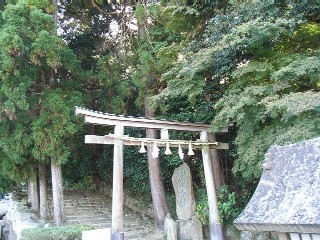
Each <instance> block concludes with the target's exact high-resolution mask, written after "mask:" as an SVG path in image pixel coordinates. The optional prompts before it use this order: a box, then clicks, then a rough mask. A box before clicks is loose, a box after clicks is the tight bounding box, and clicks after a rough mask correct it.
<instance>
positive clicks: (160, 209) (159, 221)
mask: <svg viewBox="0 0 320 240" xmlns="http://www.w3.org/2000/svg"><path fill="white" fill-rule="evenodd" d="M144 108H145V116H146V117H148V118H152V117H153V116H154V112H153V110H152V109H151V108H150V107H149V105H148V103H147V100H146V99H145V102H144ZM146 135H147V138H157V133H156V130H155V129H147V130H146ZM147 149H148V151H147V156H148V169H149V178H150V185H151V196H152V204H153V212H154V218H155V222H156V226H157V227H158V228H160V229H163V228H164V219H165V217H166V215H167V213H169V206H168V202H167V196H166V192H165V188H164V183H163V178H162V174H161V166H160V158H159V157H157V158H153V157H152V147H151V146H148V147H147Z"/></svg>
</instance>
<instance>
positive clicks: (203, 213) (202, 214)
mask: <svg viewBox="0 0 320 240" xmlns="http://www.w3.org/2000/svg"><path fill="white" fill-rule="evenodd" d="M196 196H197V205H196V213H197V216H198V217H199V220H200V221H201V223H202V224H203V225H208V224H209V206H208V197H207V192H206V189H198V191H197V194H196Z"/></svg>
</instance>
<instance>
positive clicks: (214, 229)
mask: <svg viewBox="0 0 320 240" xmlns="http://www.w3.org/2000/svg"><path fill="white" fill-rule="evenodd" d="M75 113H76V115H80V116H83V117H84V122H85V123H86V124H95V125H105V126H115V128H114V134H109V135H106V136H96V135H86V136H85V143H88V144H113V145H114V155H113V158H114V159H113V186H112V225H111V239H112V240H123V236H124V233H123V197H124V196H123V145H137V146H138V145H141V144H143V143H145V144H146V145H154V144H155V143H156V144H158V145H159V146H166V144H168V143H169V144H170V146H171V147H180V146H181V147H184V148H186V147H188V146H190V144H191V145H192V146H193V148H196V149H202V158H203V167H204V174H205V181H206V189H207V195H208V205H209V220H210V239H211V240H223V234H222V227H221V224H220V223H219V213H218V206H217V198H216V191H215V185H214V178H213V170H212V164H211V158H210V148H215V149H228V148H229V144H227V143H219V142H208V131H209V128H210V125H208V124H203V123H191V122H178V121H168V120H157V119H150V118H143V117H139V118H134V117H125V116H123V115H119V116H117V115H114V114H107V113H102V112H96V111H92V110H88V109H84V108H79V107H75ZM125 127H137V128H144V129H148V128H151V129H160V130H161V139H151V138H132V137H129V136H127V135H124V128H125ZM169 130H178V131H192V132H199V133H200V139H199V140H198V141H185V140H170V139H169ZM227 131H228V129H227V128H226V129H222V130H221V132H227Z"/></svg>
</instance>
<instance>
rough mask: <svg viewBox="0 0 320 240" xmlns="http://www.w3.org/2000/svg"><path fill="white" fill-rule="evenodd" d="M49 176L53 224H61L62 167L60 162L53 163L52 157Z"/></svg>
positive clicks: (62, 220) (63, 220)
mask: <svg viewBox="0 0 320 240" xmlns="http://www.w3.org/2000/svg"><path fill="white" fill-rule="evenodd" d="M51 177H52V200H53V219H54V224H55V225H56V226H62V225H64V223H65V212H64V202H63V184H62V169H61V164H58V163H55V161H54V160H53V159H51Z"/></svg>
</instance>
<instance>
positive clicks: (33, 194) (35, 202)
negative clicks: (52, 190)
mask: <svg viewBox="0 0 320 240" xmlns="http://www.w3.org/2000/svg"><path fill="white" fill-rule="evenodd" d="M28 205H29V206H30V208H31V210H32V211H33V212H34V213H38V212H39V194H38V181H37V172H36V167H35V164H34V163H32V164H31V168H30V174H29V179H28Z"/></svg>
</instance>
